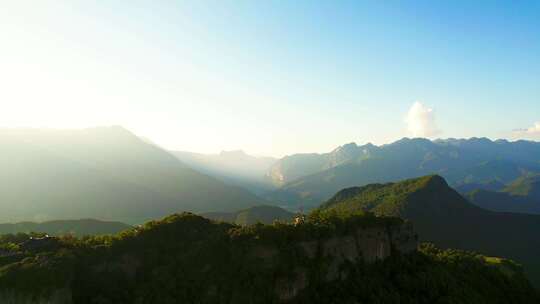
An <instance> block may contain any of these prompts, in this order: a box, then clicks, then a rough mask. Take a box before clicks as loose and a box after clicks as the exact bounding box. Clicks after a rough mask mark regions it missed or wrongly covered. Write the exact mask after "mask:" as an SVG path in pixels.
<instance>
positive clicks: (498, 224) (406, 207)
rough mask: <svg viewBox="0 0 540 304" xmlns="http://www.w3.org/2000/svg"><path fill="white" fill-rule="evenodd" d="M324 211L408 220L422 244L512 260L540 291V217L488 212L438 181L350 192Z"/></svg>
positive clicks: (415, 181)
mask: <svg viewBox="0 0 540 304" xmlns="http://www.w3.org/2000/svg"><path fill="white" fill-rule="evenodd" d="M320 208H321V209H322V210H336V211H347V212H351V211H355V210H362V211H369V212H374V213H375V214H376V215H378V216H399V217H401V218H404V219H409V220H411V221H412V222H413V223H414V225H415V228H416V230H417V231H418V233H419V235H420V238H421V240H422V241H429V242H433V243H435V244H436V245H438V246H441V247H443V248H459V249H466V250H473V251H478V252H480V253H482V254H487V255H495V256H502V257H506V258H511V259H514V260H516V261H518V262H519V263H522V264H523V266H524V269H525V271H526V272H527V273H528V275H529V277H530V278H531V280H533V281H534V282H535V284H536V285H537V286H540V260H539V259H538V257H539V256H540V238H539V237H538V231H540V216H539V215H526V214H517V213H502V212H492V211H488V210H484V209H482V208H479V207H477V206H475V205H473V204H471V203H469V202H468V201H467V200H466V199H465V198H463V197H462V196H461V195H460V194H459V193H458V192H456V191H455V190H454V189H452V188H450V187H449V186H448V184H447V183H446V181H445V180H444V179H443V178H442V177H440V176H437V175H433V176H425V177H421V178H416V179H409V180H405V181H401V182H397V183H387V184H372V185H367V186H362V187H352V188H347V189H344V190H342V191H339V192H338V193H337V194H336V195H335V196H334V197H332V198H331V199H330V200H328V201H327V202H325V203H324V204H323V205H321V207H320Z"/></svg>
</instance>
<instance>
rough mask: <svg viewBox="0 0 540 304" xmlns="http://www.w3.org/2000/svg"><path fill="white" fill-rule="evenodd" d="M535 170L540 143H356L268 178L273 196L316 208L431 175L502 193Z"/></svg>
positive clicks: (539, 165) (299, 160)
mask: <svg viewBox="0 0 540 304" xmlns="http://www.w3.org/2000/svg"><path fill="white" fill-rule="evenodd" d="M531 172H533V173H535V172H540V143H537V142H530V141H516V142H509V141H506V140H497V141H491V140H489V139H486V138H471V139H446V140H436V141H430V140H428V139H423V138H413V139H409V138H404V139H401V140H399V141H396V142H394V143H391V144H388V145H382V146H374V145H371V144H367V145H363V146H358V145H356V144H354V143H351V144H347V145H344V146H341V147H339V148H337V149H335V150H334V151H332V152H330V153H326V154H297V155H292V156H288V157H285V158H283V159H281V160H280V161H278V162H277V163H276V164H274V166H273V167H272V168H271V169H270V171H269V173H268V175H267V178H269V179H270V180H272V181H273V182H274V183H275V184H278V185H281V187H280V188H279V189H278V190H275V191H273V192H271V193H269V194H267V197H268V199H270V200H273V201H277V202H279V203H281V204H282V205H289V206H291V207H296V206H298V205H299V204H303V205H305V206H308V207H309V206H311V207H315V206H317V205H318V204H319V203H320V202H322V201H325V200H327V199H329V198H330V197H331V196H332V195H333V194H334V193H336V192H337V191H339V190H340V189H343V188H346V187H351V186H357V185H366V184H370V183H380V182H391V181H398V180H401V179H406V178H413V177H420V176H423V175H428V174H439V175H442V176H443V177H445V178H446V179H447V180H448V182H449V183H450V184H451V185H452V186H456V187H461V188H462V189H464V190H468V191H470V190H472V189H476V188H478V185H489V187H493V188H491V189H496V190H498V189H500V188H501V187H504V185H506V184H508V183H511V182H512V181H514V180H515V179H517V178H519V177H522V176H525V175H527V174H530V173H531ZM486 187H488V186H486Z"/></svg>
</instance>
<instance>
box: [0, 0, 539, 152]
mask: <svg viewBox="0 0 540 304" xmlns="http://www.w3.org/2000/svg"><path fill="white" fill-rule="evenodd" d="M0 20H1V21H0V23H1V24H0V25H1V27H0V28H1V29H0V39H2V40H1V41H2V43H1V44H2V47H1V48H0V66H2V67H3V68H2V71H0V83H1V84H2V85H3V87H4V88H3V89H2V90H0V125H2V126H7V127H18V126H31V127H53V128H82V127H91V126H96V125H123V126H125V127H126V128H128V129H130V130H133V131H134V132H135V133H137V134H139V135H141V136H144V137H147V138H150V139H152V140H153V141H155V142H156V143H158V144H160V145H163V146H164V147H167V148H171V149H181V150H191V151H198V152H218V151H220V150H230V149H244V150H246V151H247V152H250V153H254V154H259V155H274V156H282V155H285V154H291V153H295V152H323V151H327V150H330V149H332V148H334V147H335V146H338V145H340V144H344V143H347V142H351V141H356V142H358V143H366V142H373V143H376V144H382V143H387V142H390V141H393V140H396V139H398V138H401V137H403V136H414V135H416V136H422V135H425V136H429V137H433V138H434V137H445V138H446V137H472V136H477V137H481V136H486V137H490V138H493V139H496V138H509V139H517V138H528V139H537V140H538V139H540V125H539V126H538V127H535V123H536V122H539V121H540V85H539V84H540V60H539V59H538V58H539V55H538V54H540V2H538V1H512V2H510V1H505V2H502V1H501V2H498V1H223V0H221V1H217V0H216V1H130V5H127V4H126V3H125V2H120V1H118V2H114V3H112V2H109V3H106V2H99V3H90V2H89V1H40V2H35V1H28V2H25V1H11V2H7V1H6V3H2V4H0ZM416 101H420V103H419V104H417V103H415V102H416ZM516 130H520V131H516Z"/></svg>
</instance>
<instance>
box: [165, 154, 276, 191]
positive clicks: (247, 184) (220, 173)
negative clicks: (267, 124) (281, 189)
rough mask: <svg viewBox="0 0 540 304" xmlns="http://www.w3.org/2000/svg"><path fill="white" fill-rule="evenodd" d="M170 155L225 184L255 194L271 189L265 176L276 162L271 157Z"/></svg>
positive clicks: (271, 186)
mask: <svg viewBox="0 0 540 304" xmlns="http://www.w3.org/2000/svg"><path fill="white" fill-rule="evenodd" d="M171 153H172V154H173V155H174V156H176V157H177V158H178V159H180V161H181V162H182V163H184V164H186V165H188V166H189V167H191V168H193V169H195V170H197V171H199V172H202V173H204V174H207V175H210V176H212V177H215V178H217V179H219V180H222V181H224V182H225V183H227V184H231V185H236V186H240V187H243V188H246V189H248V190H250V191H252V192H253V193H256V194H261V193H264V192H267V191H269V190H272V189H274V187H273V185H272V183H270V182H269V181H268V180H267V179H266V178H265V174H266V172H268V170H269V169H270V167H271V166H272V165H273V164H274V163H275V162H276V161H277V159H275V158H272V157H257V156H252V155H248V154H246V153H245V152H244V151H241V150H237V151H222V152H221V153H219V154H201V153H193V152H184V151H171Z"/></svg>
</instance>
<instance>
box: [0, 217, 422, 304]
mask: <svg viewBox="0 0 540 304" xmlns="http://www.w3.org/2000/svg"><path fill="white" fill-rule="evenodd" d="M325 221H326V222H325ZM71 241H74V240H71ZM97 241H98V239H96V240H94V242H97ZM77 242H79V241H76V240H75V243H74V244H73V245H69V244H64V243H61V244H59V246H60V248H58V249H57V250H56V251H53V252H48V253H36V254H37V255H36V257H28V258H26V259H24V260H22V261H20V262H18V263H14V264H11V265H8V268H6V267H4V269H2V268H0V290H3V292H1V293H0V299H2V300H3V301H0V303H2V304H3V303H8V304H71V303H97V302H95V301H98V300H99V301H101V300H103V301H105V300H106V301H105V302H103V301H102V302H103V303H169V302H173V303H174V302H176V301H178V302H182V301H187V302H190V301H192V302H193V301H195V302H202V303H207V302H208V303H214V302H219V303H253V302H252V300H254V299H265V300H268V301H270V302H272V303H275V302H289V301H293V300H296V298H297V297H298V296H299V295H300V294H302V292H303V291H307V290H312V289H313V288H315V287H314V286H319V285H321V284H323V285H324V284H333V283H334V282H340V281H341V280H345V279H347V278H349V277H351V275H350V274H351V271H352V270H351V269H353V268H356V266H359V267H362V264H363V263H365V264H366V265H367V264H371V263H373V262H375V261H378V260H384V259H387V258H388V257H390V256H393V255H396V256H398V257H399V256H401V254H407V253H411V252H413V251H416V248H417V236H416V234H415V232H414V230H413V227H412V225H411V223H409V222H404V221H402V220H399V219H385V218H376V217H370V216H365V217H350V218H348V219H341V218H334V219H331V218H321V220H320V221H315V220H306V222H303V223H300V224H297V225H291V224H279V223H278V224H275V225H253V226H234V225H230V224H227V223H217V222H211V221H209V220H207V219H205V218H202V217H199V216H195V215H192V214H182V215H174V216H170V217H168V218H165V219H163V220H162V221H159V222H158V221H156V222H151V223H149V224H147V225H145V226H143V227H140V228H138V229H137V230H133V231H132V232H131V233H125V234H123V235H122V236H121V237H118V239H116V240H114V241H113V243H112V245H110V246H105V245H99V246H95V245H92V243H91V242H90V243H77ZM89 244H90V247H88V246H89ZM68 252H69V254H68ZM36 274H38V275H39V276H36ZM52 277H55V279H54V284H52V281H51V280H50V278H52ZM45 278H47V279H45ZM186 278H189V280H186ZM44 280H45V281H44ZM47 281H51V284H50V286H49V285H47V286H45V285H44V284H46V283H47ZM59 286H67V288H59ZM156 297H157V298H158V299H159V301H158V300H155V299H156ZM100 299H101V300H100ZM81 301H82V302H81ZM102 302H99V303H102ZM263 302H264V301H263ZM264 303H266V302H264Z"/></svg>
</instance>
